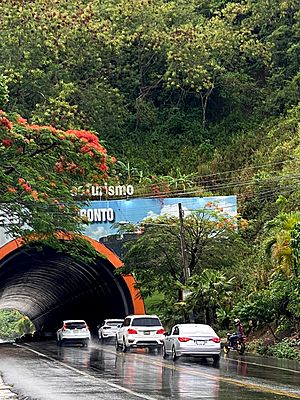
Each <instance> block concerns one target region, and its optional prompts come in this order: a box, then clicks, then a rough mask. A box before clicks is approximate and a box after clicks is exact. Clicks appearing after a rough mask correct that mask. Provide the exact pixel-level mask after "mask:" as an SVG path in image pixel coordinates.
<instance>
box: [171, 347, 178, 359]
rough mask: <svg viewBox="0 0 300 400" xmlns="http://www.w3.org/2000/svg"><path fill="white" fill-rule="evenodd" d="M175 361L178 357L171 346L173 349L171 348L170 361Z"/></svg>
mask: <svg viewBox="0 0 300 400" xmlns="http://www.w3.org/2000/svg"><path fill="white" fill-rule="evenodd" d="M177 359H178V356H177V354H176V350H175V347H174V346H173V347H172V360H173V361H176V360H177Z"/></svg>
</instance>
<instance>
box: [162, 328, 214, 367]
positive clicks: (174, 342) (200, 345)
mask: <svg viewBox="0 0 300 400" xmlns="http://www.w3.org/2000/svg"><path fill="white" fill-rule="evenodd" d="M220 352H221V339H220V338H219V336H218V335H217V334H216V332H215V331H214V330H213V328H212V327H210V326H209V325H204V324H177V325H175V326H173V328H172V329H171V331H170V332H169V333H165V339H164V343H163V357H164V358H167V357H169V356H171V357H172V360H173V361H176V360H177V359H178V357H181V356H193V357H212V358H213V360H214V362H218V361H219V359H220Z"/></svg>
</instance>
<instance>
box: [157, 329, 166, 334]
mask: <svg viewBox="0 0 300 400" xmlns="http://www.w3.org/2000/svg"><path fill="white" fill-rule="evenodd" d="M165 332H166V331H165V330H164V329H159V330H158V331H156V333H157V335H163V334H164V333H165Z"/></svg>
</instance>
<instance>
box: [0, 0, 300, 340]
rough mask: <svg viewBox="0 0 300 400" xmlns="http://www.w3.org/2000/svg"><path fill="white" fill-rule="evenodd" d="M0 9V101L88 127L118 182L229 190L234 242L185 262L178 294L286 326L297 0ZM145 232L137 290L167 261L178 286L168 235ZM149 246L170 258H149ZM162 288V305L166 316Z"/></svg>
mask: <svg viewBox="0 0 300 400" xmlns="http://www.w3.org/2000/svg"><path fill="white" fill-rule="evenodd" d="M0 10H1V13H0V24H1V32H0V49H1V51H0V107H2V108H3V107H5V109H6V110H7V111H9V112H18V113H21V114H22V115H23V116H24V117H26V118H27V119H28V120H29V121H30V123H32V124H34V123H39V124H43V125H46V124H52V125H53V126H54V127H55V128H60V129H65V130H66V129H74V128H83V129H86V127H88V129H91V130H92V131H97V132H100V135H101V138H104V139H105V140H106V147H107V148H108V149H109V151H110V152H112V153H113V154H115V155H116V156H117V158H118V159H119V160H120V161H119V163H118V167H119V171H118V179H120V180H121V181H127V182H133V183H134V184H135V185H136V186H137V187H138V186H139V190H140V193H141V194H147V193H149V192H151V193H153V192H154V193H155V194H156V195H161V193H162V192H164V193H167V195H168V194H170V195H174V194H177V193H179V192H185V193H186V195H202V194H204V193H211V194H221V195H222V194H224V195H226V194H236V195H237V196H238V204H239V213H240V215H241V216H242V217H243V218H244V219H246V220H248V223H247V224H245V226H244V228H245V229H244V230H242V231H240V236H239V238H238V240H237V241H238V243H239V245H238V246H237V245H236V242H235V243H234V246H233V247H230V251H229V242H226V241H222V243H218V246H219V245H220V247H218V248H215V249H214V252H213V253H210V255H211V254H214V255H217V256H218V257H219V259H217V258H218V257H215V258H214V257H209V258H208V261H209V262H208V263H207V265H204V264H203V268H202V267H201V268H199V269H198V270H197V268H196V269H195V271H194V274H193V277H192V278H193V279H192V280H191V282H189V290H191V291H192V292H193V296H192V297H191V298H190V302H192V303H193V304H190V305H189V306H192V307H193V308H194V309H195V310H196V311H197V312H198V315H199V316H200V315H201V309H202V311H203V310H204V309H209V308H211V307H212V308H213V309H214V312H213V316H212V315H206V318H208V319H210V320H214V319H215V318H216V317H217V318H218V321H217V322H218V324H219V326H221V327H224V328H225V327H227V326H228V324H229V321H230V319H231V318H232V317H233V316H234V315H240V316H241V317H242V318H243V322H244V323H245V324H247V322H248V321H249V320H251V324H254V326H256V327H259V326H261V325H264V324H272V327H273V330H274V333H275V335H277V333H278V332H280V331H283V330H290V331H293V330H299V329H300V311H299V303H298V301H297V299H298V298H299V294H300V287H299V285H300V283H299V251H300V237H299V236H300V234H299V222H300V215H299V199H300V193H299V173H298V169H299V158H300V157H299V155H300V125H299V121H300V103H299V94H300V90H299V85H300V80H299V79H300V72H299V65H300V3H299V1H298V0H284V1H282V0H244V1H241V0H232V1H229V0H190V1H184V0H178V1H169V0H134V1H132V0H103V1H101V2H100V1H98V0H76V1H75V0H51V1H48V2H45V1H44V0H34V1H32V0H31V1H29V0H22V1H19V0H7V1H5V2H2V3H1V5H0ZM6 85H7V86H6ZM7 87H8V89H9V92H10V97H9V100H8V91H7ZM161 229H162V228H159V230H157V231H155V233H154V235H152V236H151V240H150V239H149V240H148V241H147V240H146V238H147V237H148V238H149V236H148V233H149V229H148V231H147V232H148V233H147V235H146V234H145V236H143V235H142V236H141V238H140V239H139V241H138V242H137V243H138V245H139V246H140V247H138V246H137V247H135V248H133V249H131V250H130V253H129V254H131V255H132V256H134V257H135V259H138V257H139V255H141V253H142V255H143V254H144V255H147V256H148V262H149V266H150V265H151V268H152V269H151V274H149V275H147V274H144V275H143V276H142V277H141V276H140V274H139V272H138V271H135V272H136V274H137V278H138V280H139V279H140V278H141V279H140V282H139V283H140V284H141V283H142V284H143V288H142V289H143V291H144V293H145V294H147V293H148V294H150V293H153V292H155V291H156V290H157V287H159V285H160V283H159V282H161V289H162V290H164V288H165V287H167V286H168V285H171V283H172V282H171V280H172V274H173V275H174V276H175V281H176V282H179V284H182V279H181V278H182V277H181V276H180V272H179V269H180V268H179V265H180V263H181V255H180V254H181V253H180V245H179V243H178V241H177V242H176V240H173V239H174V237H175V236H174V235H173V234H172V232H166V231H162V230H161ZM167 235H169V236H167ZM171 239H172V240H171ZM162 243H163V244H164V243H168V244H169V251H170V254H171V255H172V261H168V257H169V253H167V254H165V257H163V255H162V253H160V255H159V256H157V252H158V250H157V249H158V247H159V246H161V247H162V245H161V244H162ZM149 244H150V245H149ZM221 246H228V248H227V249H225V248H223V250H220V248H221ZM221 254H226V256H228V258H229V256H230V254H232V259H231V262H229V261H228V260H227V258H226V259H225V258H224V259H223V257H221ZM149 258H150V260H149ZM137 265H138V266H139V267H141V269H142V271H143V268H144V267H146V266H147V263H146V260H144V259H143V258H142V259H141V260H140V263H139V264H136V266H137ZM130 266H132V265H131V264H130V260H129V261H128V268H130ZM160 266H162V268H161V269H160V268H159V267H160ZM174 266H176V267H174ZM174 268H175V270H174ZM148 270H149V268H148V269H147V271H148ZM154 271H155V274H154ZM163 271H169V272H170V276H169V277H168V279H165V278H166V274H163ZM211 271H214V274H212V273H211ZM141 273H143V272H141ZM160 274H162V280H161V281H159V279H160V278H161V276H160ZM142 278H143V279H142ZM233 278H235V279H233ZM214 279H215V281H214ZM232 279H233V280H232ZM154 284H156V286H155V285H154ZM174 290H175V291H176V290H178V286H177V285H175V289H174ZM211 292H214V293H215V294H216V298H217V299H218V301H214V302H213V304H212V299H211V298H210V293H211ZM171 298H172V299H173V300H174V301H176V304H175V305H174V304H171V300H170V307H169V308H170V309H165V312H166V314H168V313H169V314H168V315H169V317H170V316H171V314H170V313H172V311H173V313H174V307H175V309H176V310H177V308H178V315H181V314H180V313H182V304H179V303H180V302H179V303H178V302H177V300H178V299H176V300H175V298H176V295H174V293H173V294H172V296H171ZM168 299H170V297H168ZM173 300H172V301H173ZM200 300H201V301H200ZM165 304H166V303H165ZM172 307H173V308H172ZM176 307H177V308H176ZM184 312H185V311H184ZM204 314H205V313H203V312H202V316H203V315H204ZM199 318H200V317H199Z"/></svg>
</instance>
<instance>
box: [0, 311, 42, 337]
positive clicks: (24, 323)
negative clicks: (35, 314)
mask: <svg viewBox="0 0 300 400" xmlns="http://www.w3.org/2000/svg"><path fill="white" fill-rule="evenodd" d="M33 331H34V326H33V324H32V323H31V322H30V320H29V319H28V318H27V317H26V316H24V315H22V314H20V313H19V312H18V311H13V310H0V338H9V339H12V338H15V337H17V336H20V335H23V334H25V333H32V332H33Z"/></svg>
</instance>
